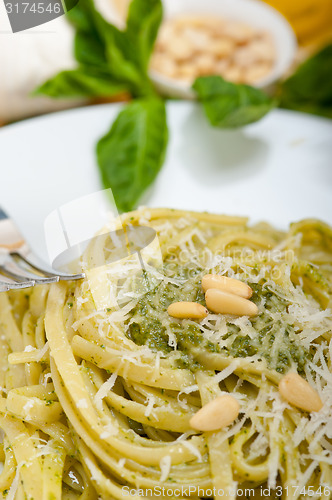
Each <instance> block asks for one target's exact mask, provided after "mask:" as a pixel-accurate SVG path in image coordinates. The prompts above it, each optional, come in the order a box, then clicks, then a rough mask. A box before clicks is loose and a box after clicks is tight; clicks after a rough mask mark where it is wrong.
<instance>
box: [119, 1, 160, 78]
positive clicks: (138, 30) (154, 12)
mask: <svg viewBox="0 0 332 500" xmlns="http://www.w3.org/2000/svg"><path fill="white" fill-rule="evenodd" d="M162 18H163V8H162V3H161V0H132V2H131V4H130V6H129V13H128V19H127V30H126V34H127V37H128V39H130V41H131V44H132V46H134V47H136V50H134V51H133V53H132V56H133V58H134V60H135V62H136V65H137V67H138V68H140V70H141V71H142V72H143V73H146V72H147V70H148V64H149V60H150V56H151V53H152V50H153V47H154V43H155V41H156V38H157V34H158V30H159V26H160V24H161V21H162Z"/></svg>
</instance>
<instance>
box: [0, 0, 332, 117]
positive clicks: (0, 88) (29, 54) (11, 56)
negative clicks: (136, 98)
mask: <svg viewBox="0 0 332 500" xmlns="http://www.w3.org/2000/svg"><path fill="white" fill-rule="evenodd" d="M81 1H84V0H81ZM183 1H184V0H183ZM242 1H243V2H245V1H246V0H242ZM248 1H249V0H248ZM181 2H182V0H178V2H177V3H178V4H181ZM222 2H223V0H214V3H215V4H216V5H217V4H222ZM232 2H233V4H234V6H236V5H237V2H238V0H232ZM256 2H257V3H263V2H262V0H256ZM129 3H130V0H95V4H96V6H97V8H98V9H99V10H100V11H101V12H102V13H103V15H104V16H105V17H106V18H107V19H108V20H109V21H110V22H112V23H114V24H115V25H117V26H118V27H120V28H121V27H123V26H124V24H125V19H126V13H127V9H128V5H129ZM164 3H165V4H167V3H169V0H164ZM170 3H172V2H170ZM173 3H174V2H173ZM184 3H185V4H186V6H187V7H186V9H187V13H188V5H189V7H190V0H187V1H184ZM208 3H209V2H208ZM210 3H211V2H210ZM265 3H268V4H270V5H271V6H272V7H273V8H274V9H276V10H277V11H279V12H280V13H281V14H282V16H283V17H284V19H285V20H287V21H288V22H289V24H290V26H291V29H292V30H293V32H294V34H295V37H296V40H297V46H296V49H295V50H294V54H293V52H292V51H291V52H292V53H291V54H289V57H291V59H292V60H291V61H289V60H288V63H287V64H286V63H285V64H286V66H287V68H286V67H285V64H284V66H283V68H282V69H283V71H282V72H283V74H282V75H279V76H280V78H284V77H286V76H289V75H290V74H291V73H292V72H293V71H294V70H295V69H296V67H297V66H298V65H299V64H300V63H301V62H303V61H304V60H306V58H308V57H310V56H311V55H312V54H313V53H315V52H317V51H318V50H319V49H321V48H323V47H324V46H326V45H327V44H329V43H330V42H331V40H332V0H267V1H266V2H265ZM196 4H197V2H196V1H195V0H192V5H193V6H194V5H196ZM204 4H205V3H204ZM165 7H167V5H165ZM200 8H201V10H202V7H200ZM189 10H190V8H189ZM194 24H195V21H194ZM192 28H193V25H192V23H191V26H187V27H186V29H187V34H188V36H190V29H191V31H192ZM194 28H195V26H194ZM167 29H168V30H169V31H171V30H172V29H173V28H172V26H171V27H169V26H168V28H167ZM167 29H166V28H165V29H164V31H163V30H161V31H160V36H161V37H162V36H166V37H167ZM0 30H1V33H0V124H1V125H4V124H6V123H10V122H12V121H17V120H20V119H23V118H27V117H30V116H34V115H39V114H42V113H47V112H51V111H54V110H58V109H64V108H70V107H74V106H80V105H82V104H83V105H86V104H90V103H92V104H95V103H98V102H112V101H121V100H127V99H128V98H129V97H130V96H128V95H126V94H123V93H120V94H119V95H116V96H112V98H108V96H107V95H106V96H103V97H102V98H98V99H96V98H94V99H87V98H77V99H76V98H75V99H73V98H70V99H68V98H66V99H57V100H53V99H50V98H48V97H41V96H38V97H32V96H31V93H32V91H33V90H34V89H35V88H36V87H37V86H39V85H41V84H42V83H43V82H44V81H45V80H46V79H47V78H50V77H51V76H53V75H54V74H56V73H57V72H59V71H60V70H64V69H70V68H73V67H75V66H76V64H77V63H76V62H75V59H74V56H73V39H74V29H73V27H72V26H71V25H70V24H69V23H68V22H67V20H66V19H65V17H60V18H57V19H55V20H54V21H51V22H50V23H47V24H44V25H42V26H39V27H37V28H33V29H30V30H26V31H23V32H19V33H11V31H10V26H9V22H8V18H7V14H6V11H5V8H4V4H3V3H2V2H1V3H0ZM165 33H166V35H165ZM197 33H198V32H196V35H195V40H196V38H197ZM267 35H268V29H267ZM168 36H169V39H170V40H171V39H172V33H171V34H169V35H168ZM232 36H233V35H232ZM264 36H265V35H264ZM260 37H261V38H260V45H259V44H257V43H256V42H257V37H256V42H255V43H256V46H255V47H256V51H257V53H259V51H260V54H261V55H260V58H261V60H260V65H259V67H257V64H256V62H257V61H256V62H255V59H254V58H252V57H249V58H248V57H247V55H246V54H247V53H246V51H245V50H243V48H245V47H243V46H241V47H240V49H241V50H240V52H239V53H238V54H237V55H236V57H237V58H238V60H239V61H241V57H242V59H243V58H245V64H246V65H247V69H246V71H247V80H246V79H243V74H242V76H239V71H238V68H237V67H236V66H234V64H233V65H231V66H230V64H228V62H225V61H224V60H221V59H220V57H221V55H222V54H223V53H224V52H225V51H227V50H230V49H229V46H230V43H229V40H227V39H226V40H225V39H223V40H222V42H223V43H222V44H221V43H220V41H219V42H218V44H216V43H214V45H213V47H216V48H215V50H217V51H218V50H219V52H220V51H221V53H216V57H217V56H218V57H219V59H218V62H219V64H218V67H217V66H216V65H214V63H213V60H212V59H211V57H210V58H209V57H204V53H202V51H201V53H200V56H199V57H200V58H199V59H197V61H198V62H197V64H198V66H199V68H200V73H199V74H212V73H215V72H218V73H219V74H222V75H223V76H224V78H225V79H230V80H231V81H235V82H244V83H250V84H255V83H256V81H255V78H258V80H259V78H261V76H260V75H261V74H262V75H263V72H264V71H267V72H268V70H269V66H268V65H269V64H270V65H271V64H273V57H274V56H273V53H272V55H271V50H270V49H269V41H268V40H267V39H266V40H265V42H264V43H265V45H262V43H261V42H262V35H260ZM203 38H204V37H202V36H201V39H202V43H203V42H204V40H203ZM169 39H168V40H167V43H168V42H169ZM196 41H197V40H196ZM205 43H206V39H205ZM231 43H232V44H233V45H234V39H231ZM236 43H238V44H240V45H243V42H242V41H241V40H240V41H239V42H238V41H236ZM208 44H209V42H208ZM208 44H207V45H206V52H207V54H208V55H209V54H210V52H209V51H210V47H209V45H208ZM211 44H212V42H211ZM180 45H181V47H182V44H178V45H177V47H176V49H175V52H176V53H177V51H178V49H179V47H180ZM237 48H239V45H238V46H237ZM158 50H159V52H160V54H159V55H158ZM211 50H212V45H211ZM269 50H270V52H269ZM280 50H281V52H284V53H285V51H286V52H287V50H289V47H288V48H287V47H284V48H282V49H280ZM163 51H164V49H163V46H162V39H161V41H160V42H159V45H158V43H157V45H156V54H155V56H154V57H153V58H152V62H151V65H152V67H151V71H152V73H153V71H155V74H154V76H155V80H156V81H157V83H159V87H160V89H161V91H162V92H163V91H165V92H166V93H170V94H172V93H173V95H177V96H180V97H190V95H189V94H187V93H186V89H185V92H184V93H183V92H182V91H180V93H179V91H178V89H177V91H174V89H173V91H170V88H169V86H167V85H166V88H165V85H164V84H165V81H164V79H163V77H166V80H167V79H169V78H171V77H173V78H175V76H177V77H178V79H179V80H181V79H182V90H183V88H184V87H185V84H188V82H187V81H186V78H187V79H188V81H189V80H190V78H191V77H194V76H197V75H194V74H192V72H193V71H194V70H193V68H192V66H190V64H187V63H188V61H190V59H191V55H190V52H189V53H188V54H187V61H184V62H183V61H182V62H181V61H180V63H179V64H180V68H175V67H174V60H171V61H170V59H169V58H168V59H167V57H168V55H167V54H166V56H167V57H166V56H165V53H164V52H163ZM223 51H224V52H223ZM220 54H221V55H220ZM210 55H211V54H210ZM284 55H285V54H284ZM176 57H177V54H175V63H176V64H177V61H176ZM232 57H233V56H232ZM211 60H212V63H211ZM214 60H216V59H214ZM165 61H166V62H165ZM271 61H272V62H271ZM253 64H256V66H255V68H254V69H253V67H252V65H253ZM250 65H251V67H250ZM226 66H227V70H226V69H225V68H226ZM158 71H159V76H160V73H163V72H164V74H163V75H161V79H160V78H159V77H158V75H157V73H158ZM176 71H178V72H177V73H176ZM172 75H173V76H172ZM174 75H175V76H174ZM263 76H264V75H263ZM158 78H159V80H158ZM258 80H257V81H258ZM166 83H167V82H166ZM168 83H170V84H171V83H172V82H168ZM180 84H181V82H180ZM171 86H172V85H171ZM187 86H188V85H187ZM258 86H263V87H264V85H258ZM180 87H181V85H180Z"/></svg>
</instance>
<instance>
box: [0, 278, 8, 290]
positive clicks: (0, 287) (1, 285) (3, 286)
mask: <svg viewBox="0 0 332 500" xmlns="http://www.w3.org/2000/svg"><path fill="white" fill-rule="evenodd" d="M8 290H9V284H8V283H6V282H5V281H0V292H8Z"/></svg>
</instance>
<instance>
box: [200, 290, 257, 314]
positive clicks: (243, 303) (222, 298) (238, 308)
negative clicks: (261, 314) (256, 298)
mask: <svg viewBox="0 0 332 500" xmlns="http://www.w3.org/2000/svg"><path fill="white" fill-rule="evenodd" d="M205 301H206V306H207V308H208V309H210V310H211V311H213V312H215V313H218V314H234V316H256V315H257V314H258V307H257V306H256V304H254V302H250V300H247V299H244V298H243V297H239V296H238V295H234V294H233V293H227V292H224V291H222V290H218V289H217V288H210V289H209V290H207V292H206V294H205Z"/></svg>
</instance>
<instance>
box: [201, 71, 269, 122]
mask: <svg viewBox="0 0 332 500" xmlns="http://www.w3.org/2000/svg"><path fill="white" fill-rule="evenodd" d="M193 89H194V90H195V91H196V92H197V94H198V99H199V100H200V101H201V102H202V104H203V106H204V110H205V113H206V115H207V117H208V119H209V121H210V123H211V125H213V126H214V127H220V128H236V127H242V126H244V125H248V124H249V123H253V122H256V121H257V120H260V119H261V118H263V116H265V115H266V114H267V113H268V112H269V111H270V110H271V109H273V108H274V107H275V106H276V104H277V103H276V101H275V99H271V98H270V97H268V96H267V95H266V94H264V92H262V91H261V90H259V89H256V88H254V87H250V86H248V85H237V84H235V83H231V82H227V81H225V80H224V79H223V78H221V77H220V76H207V77H200V78H197V80H196V81H195V82H194V84H193Z"/></svg>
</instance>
